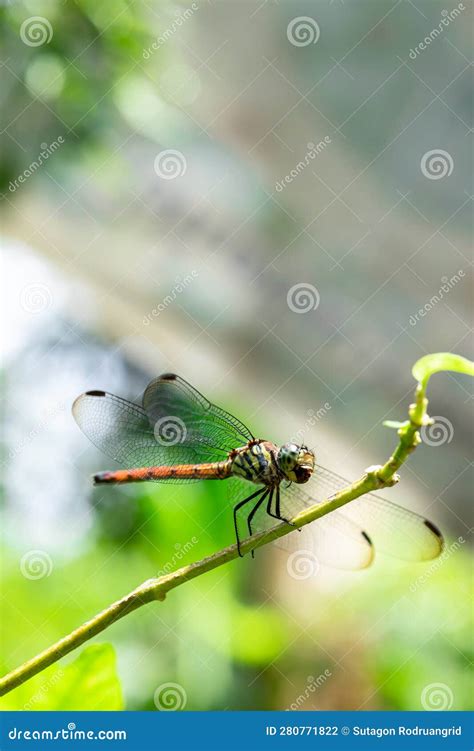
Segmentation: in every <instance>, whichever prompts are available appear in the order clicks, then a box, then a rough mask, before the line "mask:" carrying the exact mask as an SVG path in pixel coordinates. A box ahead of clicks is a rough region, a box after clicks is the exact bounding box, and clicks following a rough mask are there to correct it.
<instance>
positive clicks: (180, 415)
mask: <svg viewBox="0 0 474 751" xmlns="http://www.w3.org/2000/svg"><path fill="white" fill-rule="evenodd" d="M143 409H144V410H145V412H146V414H147V415H148V418H149V420H150V423H151V424H152V425H154V426H155V429H158V430H159V426H160V425H161V424H163V425H164V426H166V424H167V420H172V418H173V417H175V418H177V421H178V422H180V423H181V424H182V426H183V432H184V433H185V434H184V436H183V441H182V442H183V445H189V446H192V447H193V448H198V447H201V446H206V447H208V448H210V449H214V451H216V452H218V453H219V454H221V457H220V458H223V457H222V455H225V454H227V453H228V452H229V451H231V450H232V449H235V448H237V447H238V446H243V445H245V444H246V443H247V442H248V441H250V440H252V438H253V435H252V433H251V432H250V430H249V429H248V428H247V427H246V426H245V425H244V424H243V423H242V422H240V420H238V419H237V418H236V417H234V416H233V415H231V414H230V413H229V412H226V411H225V410H223V409H221V408H220V407H217V406H216V405H215V404H212V403H211V402H210V401H208V399H206V398H205V397H204V396H203V395H202V394H200V393H199V391H196V389H195V388H193V386H191V385H190V384H189V383H187V381H185V380H184V379H183V378H180V377H179V376H177V375H175V374H174V373H165V374H163V375H161V376H159V377H158V378H155V380H153V381H152V382H151V383H150V384H149V385H148V386H147V388H146V390H145V393H144V394H143Z"/></svg>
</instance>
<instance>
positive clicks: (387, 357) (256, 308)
mask: <svg viewBox="0 0 474 751" xmlns="http://www.w3.org/2000/svg"><path fill="white" fill-rule="evenodd" d="M461 6H462V7H461ZM453 9H455V11H456V12H454V11H453ZM471 10H472V6H470V4H469V3H467V2H466V3H465V5H463V4H462V3H460V4H459V6H458V5H453V8H451V6H449V7H448V6H446V4H444V3H439V2H436V0H416V2H411V1H410V0H408V1H406V2H405V1H404V0H362V1H360V0H359V1H358V2H355V1H353V2H347V1H346V2H343V1H342V0H335V1H334V2H333V0H321V1H320V2H315V1H314V0H313V2H310V1H309V0H308V1H307V2H303V1H300V0H298V1H292V2H290V1H289V0H288V1H287V2H285V1H284V0H280V2H278V3H275V2H269V1H268V0H255V1H253V0H245V1H244V0H241V1H240V2H232V1H228V2H223V1H221V2H219V1H215V2H212V1H211V0H209V2H206V0H196V2H193V3H188V2H186V3H183V4H175V3H171V2H168V0H163V1H155V0H148V2H138V3H131V2H126V1H125V0H113V1H112V0H103V2H101V3H96V2H90V0H77V2H69V1H66V2H61V1H60V0H49V1H48V0H35V1H34V2H8V1H7V0H5V1H4V2H3V3H2V7H1V8H0V13H1V16H2V25H1V36H2V62H3V64H2V71H3V85H2V88H1V91H0V100H1V112H2V119H3V124H2V135H1V149H2V157H3V158H2V167H1V173H0V178H1V182H2V208H3V227H4V241H3V251H4V252H3V258H4V274H3V279H4V284H3V294H2V298H3V304H4V305H5V315H6V316H7V319H8V335H7V336H6V337H5V342H4V357H3V366H2V375H3V384H4V398H3V417H4V430H3V443H2V464H3V467H2V470H3V471H2V475H1V484H2V490H3V500H2V516H3V525H2V528H3V535H2V537H3V553H2V558H3V563H4V566H3V570H4V574H3V584H2V600H3V601H2V610H3V619H2V658H1V662H2V665H1V667H2V668H3V670H4V671H6V670H9V669H12V668H14V667H16V666H17V665H18V664H20V663H21V662H22V661H24V660H25V659H27V658H29V657H31V656H33V655H34V654H36V653H37V652H38V651H40V650H42V649H43V648H45V647H46V646H48V645H49V644H50V643H52V642H53V641H56V640H57V639H58V638H60V637H61V636H63V635H65V634H66V633H67V632H68V631H69V630H71V629H72V628H74V627H76V626H78V625H79V624H80V623H82V622H83V621H84V620H86V619H88V618H89V617H91V616H92V615H93V614H94V613H96V612H98V611H99V610H101V609H102V608H103V607H105V606H106V605H107V604H109V603H110V602H112V601H113V600H114V599H117V598H119V597H121V596H122V595H124V594H125V593H127V592H128V591H129V590H131V589H132V588H134V587H135V586H137V585H138V584H139V583H140V582H142V581H144V580H145V579H147V578H149V577H151V576H153V575H154V574H156V573H157V572H158V571H163V570H172V569H174V568H177V567H178V566H180V565H182V564H184V563H191V562H193V561H194V560H198V559H199V558H200V557H202V556H204V555H208V554H211V553H212V552H214V551H216V550H218V549H220V548H221V547H222V546H224V545H227V544H230V543H231V542H232V541H233V528H232V519H231V515H230V513H228V512H227V509H226V506H225V497H224V489H223V488H222V487H221V486H220V485H219V483H215V484H213V483H212V482H207V483H198V484H192V485H187V486H186V485H185V486H171V485H170V486H167V485H164V486H158V485H155V484H151V483H148V484H143V485H135V486H133V485H131V486H128V487H127V486H125V487H123V488H117V487H115V488H114V487H112V488H105V489H102V488H100V489H99V488H96V489H94V488H93V487H92V484H91V474H92V473H93V472H94V471H97V470H100V469H112V468H114V466H112V465H113V462H111V460H110V459H107V457H105V456H104V455H102V454H101V453H100V452H99V451H97V450H96V449H95V448H94V447H93V446H92V445H91V444H90V443H89V442H88V440H87V439H86V438H85V437H84V436H83V435H82V433H81V432H80V431H79V429H78V427H77V426H76V424H75V423H74V421H73V419H72V416H71V404H72V402H73V400H74V398H75V397H76V396H77V395H78V394H80V393H81V392H83V391H85V390H88V389H105V390H108V391H112V392H114V393H117V394H119V395H121V396H124V397H127V398H130V399H132V400H136V401H139V400H140V396H141V393H142V392H143V390H144V388H145V386H146V384H147V383H148V381H149V380H150V379H151V378H152V377H153V376H155V375H157V374H159V373H160V372H164V371H174V372H178V373H180V374H181V375H182V376H183V377H185V378H186V379H187V380H189V381H191V382H192V383H193V384H195V386H196V387H197V388H198V389H199V390H200V391H202V392H203V393H204V394H206V395H207V396H208V397H209V398H210V399H211V400H212V401H214V402H216V403H218V404H221V405H222V406H224V407H225V408H226V409H228V410H230V411H231V412H233V413H235V414H236V415H237V416H238V417H239V418H240V419H241V420H242V421H244V422H245V423H247V424H248V425H249V426H250V428H251V430H252V432H253V433H254V434H256V435H258V436H264V437H266V438H269V439H272V440H274V441H276V442H284V441H286V440H288V439H289V438H291V437H295V436H297V437H298V439H299V440H301V441H303V440H304V441H305V442H306V443H308V445H310V446H311V447H313V448H314V449H315V451H316V454H317V460H318V461H319V462H320V463H321V464H322V465H323V466H327V467H328V468H329V469H332V470H333V471H335V472H337V473H339V474H342V475H344V476H346V477H348V478H349V479H355V478H356V477H358V476H360V474H361V473H362V471H363V470H364V468H365V467H367V466H368V465H370V464H374V463H379V462H382V461H384V460H385V459H386V458H387V457H388V456H389V452H390V451H391V450H392V448H393V446H394V443H395V439H396V435H395V433H394V432H393V431H390V430H388V429H386V428H384V427H382V421H383V420H385V419H395V420H397V419H402V420H403V419H405V417H406V415H407V407H408V404H409V402H410V400H411V397H412V392H413V386H414V382H413V379H412V377H411V374H410V369H411V365H412V364H413V362H414V361H415V360H416V359H417V358H419V357H421V356H422V355H423V354H426V353H428V352H433V351H453V352H456V353H459V354H462V355H465V356H469V354H470V343H469V339H468V337H469V331H470V317H471V310H470V300H471V298H470V293H469V289H470V283H471V278H470V267H471V263H470V251H469V246H470V240H471V233H472V225H471V208H472V207H471V203H472V187H471V176H472V164H471V161H470V160H471V153H472V144H471V135H472V99H471V96H472V82H471V81H470V75H469V65H470V58H471V54H472V48H471V35H470V28H471V23H472V18H470V13H471ZM420 45H421V46H420ZM5 280H7V281H5ZM471 393H472V392H470V383H469V382H468V379H467V378H465V377H462V376H459V377H458V376H456V375H453V374H451V375H449V374H443V375H439V376H437V377H436V378H434V379H433V381H432V382H431V383H430V393H429V397H430V414H432V415H433V416H436V425H435V428H436V429H435V428H433V431H432V432H431V433H430V434H428V435H426V436H425V439H426V444H427V445H424V446H422V447H420V448H419V449H418V450H417V452H416V454H415V455H414V456H413V457H412V458H411V459H410V462H409V463H408V464H407V465H405V467H404V468H403V472H402V481H401V482H400V484H399V485H398V486H397V487H396V488H393V489H391V490H390V491H385V497H387V498H390V500H393V501H395V502H398V503H400V504H402V505H405V506H407V507H409V508H411V509H414V510H416V511H419V512H422V513H424V514H426V515H427V516H428V517H429V518H430V519H432V520H433V521H434V522H436V523H437V524H438V525H439V526H440V527H441V529H442V530H443V532H444V534H445V535H446V539H447V547H446V554H445V556H444V557H443V559H442V560H441V561H438V562H437V563H435V564H420V565H414V564H406V563H402V562H400V561H397V560H394V559H390V558H384V557H383V556H379V557H377V559H376V562H375V564H374V566H373V567H372V568H371V569H370V570H368V571H364V572H359V573H350V572H341V571H335V570H331V569H329V568H325V567H324V566H316V567H314V566H313V567H312V566H311V565H309V567H308V566H307V567H306V569H300V570H299V572H297V575H296V576H295V572H294V571H292V569H291V566H289V565H288V555H287V554H286V555H285V554H284V553H281V552H278V551H276V550H275V549H274V548H273V547H271V546H267V547H266V548H265V549H262V550H259V551H258V553H257V555H256V557H255V560H252V559H251V558H249V557H246V558H245V559H244V560H238V561H235V562H232V563H230V564H228V565H227V566H225V567H222V568H220V569H218V570H217V571H215V572H212V573H209V574H206V576H203V577H200V578H199V579H198V580H196V581H193V582H190V583H187V584H186V585H185V586H183V587H180V588H179V589H178V590H176V591H174V592H172V593H171V594H170V595H169V596H168V598H167V600H166V602H164V603H160V604H157V605H155V606H147V607H146V608H143V609H140V610H139V611H137V612H135V613H134V614H132V615H130V616H128V617H127V618H125V619H124V620H123V621H121V622H119V623H117V624H116V625H114V626H113V627H111V628H110V629H109V630H108V631H107V632H106V633H105V634H103V635H102V636H101V637H100V638H98V639H97V641H98V642H104V641H110V642H111V643H112V644H113V645H114V648H115V651H116V654H117V665H118V674H119V677H120V681H121V683H122V687H123V693H124V699H125V706H126V707H127V708H128V709H136V710H138V709H155V702H154V694H155V691H156V689H157V687H159V686H161V685H163V684H166V683H173V684H177V685H178V686H179V687H181V689H182V690H183V691H184V692H185V695H186V697H187V698H186V708H187V709H193V710H207V709H221V710H224V709H232V710H238V709H286V708H292V709H305V710H310V709H420V708H423V707H425V708H432V707H430V706H429V704H430V703H432V704H436V702H438V703H439V699H440V697H441V703H442V704H443V707H442V708H452V709H468V708H469V686H470V677H469V676H470V673H469V670H470V665H471V664H472V663H471V661H472V646H473V645H472V627H473V624H472V615H471V613H472V557H471V553H470V552H469V530H470V527H471V526H472V521H471V520H472V516H471V499H470V495H471V489H472V473H471V472H470V464H469V449H470V446H471V445H472V444H471V440H472V434H471V431H470V425H471V424H472V422H471V419H472V416H471V415H470V410H471V406H472V396H471ZM223 509H224V510H225V511H226V513H222V510H223ZM310 563H311V562H310ZM70 659H71V658H68V659H66V660H65V661H64V663H67V662H68V660H70ZM471 685H472V684H471ZM27 686H28V684H27ZM27 686H26V687H25V690H27ZM440 686H441V688H440ZM45 690H47V689H45ZM26 695H27V694H24V695H23V699H22V700H21V701H20V700H18V707H17V708H22V707H24V706H25V701H26V699H25V696H26ZM98 701H99V700H98ZM427 704H428V706H427ZM31 706H32V705H31V704H29V705H28V708H30V707H31ZM58 708H63V707H62V706H59V707H58ZM101 708H107V703H106V702H105V706H104V703H102V705H101Z"/></svg>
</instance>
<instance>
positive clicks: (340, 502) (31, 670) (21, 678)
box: [0, 385, 429, 696]
mask: <svg viewBox="0 0 474 751" xmlns="http://www.w3.org/2000/svg"><path fill="white" fill-rule="evenodd" d="M427 406H428V400H427V399H426V398H425V394H424V389H423V388H422V387H421V386H420V385H418V388H417V390H416V401H415V404H411V405H410V409H409V420H407V422H406V423H404V424H403V426H402V427H400V429H399V431H398V435H399V437H400V440H399V443H398V445H397V447H396V449H395V451H394V452H393V454H392V456H391V457H390V458H389V459H388V461H387V462H386V463H385V464H384V465H383V466H376V467H371V468H369V470H367V471H366V474H365V475H363V477H361V478H360V479H359V480H356V482H354V483H352V484H351V485H349V486H348V487H347V488H344V489H343V490H341V491H340V492H339V493H336V494H335V495H333V496H331V497H330V498H328V499H327V500H325V501H323V502H322V503H315V504H314V506H311V507H309V508H307V509H305V510H304V511H302V512H301V513H300V514H298V515H297V516H295V517H294V518H293V519H292V523H293V524H294V525H296V526H297V527H298V528H301V527H304V526H305V525H306V524H311V522H313V521H315V520H316V519H319V518H320V517H321V516H325V515H326V514H329V513H330V512H331V511H334V510H335V509H337V508H340V507H341V506H344V505H345V504H346V503H349V502H350V501H353V500H355V499H356V498H359V496H361V495H365V494H366V493H371V492H373V491H374V490H379V489H380V488H385V487H390V486H392V485H394V484H395V483H396V482H398V477H397V475H396V472H397V470H398V469H399V468H400V467H401V465H402V464H403V463H404V462H405V461H406V459H407V458H408V456H409V455H410V453H411V452H412V451H413V450H414V449H415V448H416V446H417V445H418V444H419V443H420V436H419V433H418V431H419V429H420V428H421V427H422V426H423V425H426V424H428V423H429V417H428V415H427V412H426V410H427ZM316 471H317V470H316ZM292 531H294V527H292V526H290V525H288V524H285V523H282V524H279V525H278V526H276V527H274V528H273V529H271V530H269V531H265V532H260V533H259V534H256V535H253V536H252V537H251V538H249V539H247V540H245V541H244V542H242V543H241V550H242V552H243V553H248V552H250V551H251V550H254V549H255V548H259V547H261V546H262V545H267V544H268V543H270V542H272V541H273V540H276V539H278V538H279V537H283V536H284V535H287V534H289V533H290V532H292ZM237 557H238V550H237V545H230V546H229V547H227V548H224V549H223V550H220V551H219V552H217V553H214V555H210V556H208V557H207V558H203V559H202V560H200V561H197V562H196V563H192V564H190V565H189V566H183V567H182V568H180V569H178V570H177V571H174V572H173V573H171V574H167V575H166V576H161V577H160V578H158V579H157V578H154V579H148V580H147V581H145V582H143V583H142V584H140V586H139V587H137V588H136V589H134V590H133V591H132V592H130V593H129V594H127V595H125V597H122V598H121V599H120V600H117V602H114V603H112V605H109V606H108V607H107V608H105V610H103V611H102V612H101V613H98V614H97V615H95V616H93V618H91V619H90V620H89V621H87V622H86V623H84V624H83V625H82V626H79V628H77V629H75V631H72V632H71V633H70V634H68V635H67V636H65V637H64V638H63V639H61V640H60V641H58V642H56V644H53V645H52V646H51V647H48V649H45V650H44V651H43V652H41V653H40V654H39V655H37V656H36V657H33V658H32V659H31V660H29V661H28V662H25V663H24V664H23V665H21V666H20V667H19V668H17V669H16V670H13V671H12V672H11V673H8V674H7V675H6V676H4V677H3V678H2V679H0V696H3V695H4V694H6V693H8V692H9V691H12V690H13V689H14V688H16V687H17V686H19V685H21V684H22V683H24V682H25V681H27V680H28V679H29V678H31V677H32V676H34V675H36V674H37V673H40V672H41V671H42V670H44V669H45V668H47V667H48V666H49V665H52V664H54V663H55V662H57V661H58V660H59V659H60V658H61V657H64V656H65V655H67V654H69V652H72V650H73V649H76V647H79V646H80V645H81V644H84V642H86V641H88V640H89V639H92V637H94V636H96V635H97V634H100V633H101V631H104V630H105V629H106V628H108V626H111V625H112V624H113V623H115V622H116V621H118V620H119V619H120V618H123V617H124V616H126V615H128V614H129V613H131V612H132V611H133V610H136V609H137V608H140V607H142V605H146V604H147V603H149V602H154V601H156V600H164V599H165V597H166V595H167V593H168V592H170V591H171V590H172V589H175V588H176V587H179V586H180V585H181V584H184V583H185V582H187V581H190V580H191V579H195V578H196V577H198V576H201V575H202V574H205V573H206V572H207V571H212V570H213V569H215V568H218V567H219V566H223V565H224V564H225V563H228V562H229V561H232V560H234V559H235V558H237Z"/></svg>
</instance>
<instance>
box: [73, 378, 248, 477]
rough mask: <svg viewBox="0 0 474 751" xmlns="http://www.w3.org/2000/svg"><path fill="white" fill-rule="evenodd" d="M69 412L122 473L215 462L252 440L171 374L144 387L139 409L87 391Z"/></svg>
mask: <svg viewBox="0 0 474 751" xmlns="http://www.w3.org/2000/svg"><path fill="white" fill-rule="evenodd" d="M72 412H73V415H74V418H75V420H76V422H77V424H78V425H79V427H80V428H81V430H82V431H83V432H84V433H85V435H86V436H87V437H88V438H89V439H90V440H91V441H92V443H93V444H94V445H95V446H97V447H98V448H99V449H100V450H101V451H103V452H104V453H105V454H107V455H108V456H110V457H112V459H115V460H116V461H118V462H119V463H120V464H121V466H122V467H123V468H125V469H126V468H130V467H147V466H168V465H176V464H200V463H202V462H212V461H221V460H222V459H224V458H225V456H226V455H227V453H228V452H229V451H230V450H231V449H233V448H236V447H237V446H241V445H243V444H244V443H246V442H247V441H249V440H250V439H251V438H252V434H251V433H250V431H249V430H248V428H246V427H245V425H243V423H241V422H240V421H239V420H237V418H235V417H233V416H232V415H231V414H229V413H228V412H225V411H224V410H223V409H220V408H219V407H216V406H215V405H213V404H211V403H210V402H209V401H208V400H207V399H205V398H204V397H203V396H202V395H201V394H199V392H198V391H196V390H195V389H193V387H192V386H190V385H189V384H188V383H186V381H184V380H183V379H181V378H179V377H178V376H175V375H172V374H165V375H163V376H160V377H159V378H156V379H155V380H154V381H152V382H151V383H150V384H149V386H148V387H147V389H146V390H145V393H144V395H143V407H140V406H138V405H137V404H133V403H132V402H129V401H127V400H126V399H121V398H120V397H118V396H114V395H113V394H109V393H107V392H105V391H89V392H87V393H85V394H82V395H81V396H79V397H78V398H77V399H76V401H75V402H74V404H73V409H72ZM160 482H176V483H183V482H196V480H183V479H181V478H170V479H167V480H160Z"/></svg>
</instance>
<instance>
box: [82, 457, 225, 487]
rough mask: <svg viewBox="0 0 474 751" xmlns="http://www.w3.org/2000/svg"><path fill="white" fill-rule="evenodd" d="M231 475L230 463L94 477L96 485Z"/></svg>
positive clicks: (118, 472)
mask: <svg viewBox="0 0 474 751" xmlns="http://www.w3.org/2000/svg"><path fill="white" fill-rule="evenodd" d="M230 474H231V462H230V461H229V460H226V461H224V462H209V463H207V464H176V465H175V466H165V467H139V468H137V469H119V470H117V471H115V472H98V473H97V474H96V475H94V482H95V484H96V485H101V484H103V483H121V482H146V481H147V480H155V481H158V482H159V481H160V480H173V479H176V480H179V479H183V480H223V479H224V478H226V477H229V476H230Z"/></svg>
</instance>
